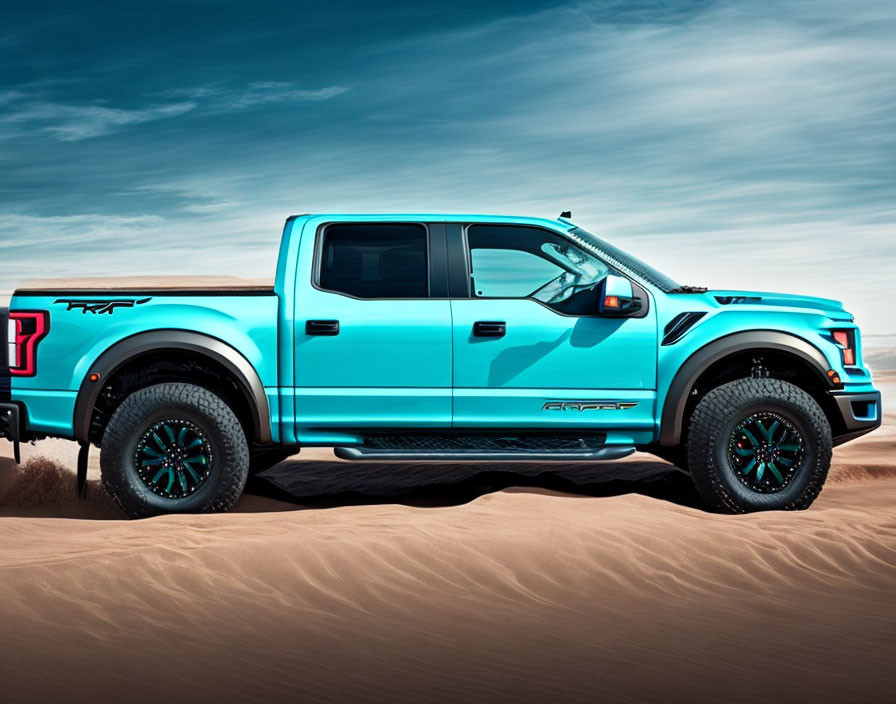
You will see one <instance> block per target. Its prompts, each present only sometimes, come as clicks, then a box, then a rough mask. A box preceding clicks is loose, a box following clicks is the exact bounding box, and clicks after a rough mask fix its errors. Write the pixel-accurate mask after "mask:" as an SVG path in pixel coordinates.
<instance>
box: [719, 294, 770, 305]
mask: <svg viewBox="0 0 896 704" xmlns="http://www.w3.org/2000/svg"><path fill="white" fill-rule="evenodd" d="M715 299H716V300H717V301H718V302H719V303H721V304H722V305H723V306H730V305H731V304H732V303H759V301H761V300H762V296H715Z"/></svg>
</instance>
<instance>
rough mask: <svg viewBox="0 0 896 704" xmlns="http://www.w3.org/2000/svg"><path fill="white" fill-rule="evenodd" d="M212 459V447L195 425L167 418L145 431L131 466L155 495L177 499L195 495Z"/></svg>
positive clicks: (207, 473) (208, 470)
mask: <svg viewBox="0 0 896 704" xmlns="http://www.w3.org/2000/svg"><path fill="white" fill-rule="evenodd" d="M212 460H213V456H212V447H211V445H210V443H209V441H208V439H207V438H206V436H205V435H204V434H203V431H202V430H201V429H200V428H199V427H198V426H196V425H195V424H193V423H191V422H190V421H187V420H180V419H177V418H169V419H164V420H160V421H158V422H156V423H155V424H154V425H152V427H150V428H148V429H147V430H146V432H144V434H143V436H142V437H141V439H140V442H139V443H138V445H137V449H136V451H135V453H134V459H133V462H134V464H133V465H132V466H136V469H137V474H138V475H139V477H140V479H141V481H142V482H143V484H144V485H145V486H146V487H148V488H149V489H150V490H151V491H153V492H154V493H155V494H158V495H160V496H164V497H166V498H168V499H174V500H179V499H185V498H186V497H188V496H191V495H192V494H194V493H195V492H196V491H197V490H198V489H199V487H200V486H202V485H203V483H204V482H205V481H206V480H207V479H208V477H209V474H210V465H211V464H212Z"/></svg>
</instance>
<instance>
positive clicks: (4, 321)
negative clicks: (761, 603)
mask: <svg viewBox="0 0 896 704" xmlns="http://www.w3.org/2000/svg"><path fill="white" fill-rule="evenodd" d="M240 281H241V280H237V283H232V282H231V283H228V284H227V285H223V286H213V285H211V284H209V283H208V282H203V281H197V282H194V283H191V282H189V281H168V280H161V281H159V280H154V281H149V282H141V281H140V280H137V279H135V280H132V281H130V282H126V283H125V285H120V284H119V285H118V286H115V285H110V284H108V283H104V282H102V281H99V282H97V281H92V282H81V283H79V282H71V283H69V284H66V285H62V284H52V283H51V284H44V285H41V286H28V287H23V288H20V289H19V290H17V291H16V292H15V294H14V295H13V298H12V301H11V304H10V307H9V310H8V311H7V310H6V309H0V337H2V338H3V339H0V343H2V346H0V349H4V350H5V351H6V354H5V355H4V360H5V364H0V436H4V437H6V438H8V439H10V440H11V441H13V442H14V443H15V444H16V454H17V455H18V443H19V442H20V441H33V440H39V439H41V438H45V437H61V438H70V439H73V440H76V441H77V442H78V443H80V445H81V452H80V457H79V461H78V481H79V488H80V490H81V491H83V487H84V484H85V478H86V467H87V457H88V452H89V448H90V447H91V446H97V447H99V448H101V451H102V452H101V456H100V464H101V468H102V478H103V483H104V485H105V487H106V489H107V490H108V491H109V493H110V494H111V495H112V496H113V497H114V498H115V500H116V501H117V503H118V504H119V505H120V506H121V508H122V509H123V510H124V511H125V512H126V513H127V514H128V515H130V516H133V517H143V516H150V515H155V514H160V513H171V512H195V511H221V510H226V509H227V508H229V507H230V506H231V505H232V504H233V503H234V501H236V499H237V497H238V496H239V495H240V493H241V491H242V489H243V487H244V485H245V482H246V479H247V476H248V474H249V473H250V472H253V471H261V470H263V469H265V468H267V467H270V466H272V465H273V464H275V463H277V462H279V461H280V460H282V459H283V458H285V457H287V456H289V455H292V454H295V453H297V452H299V450H300V449H301V448H305V447H316V446H317V447H335V448H336V450H335V452H336V454H337V456H339V457H341V458H343V459H347V460H359V461H363V460H379V461H385V460H402V461H418V460H419V461H445V462H462V461H466V460H477V461H481V460H496V461H521V460H523V461H526V460H535V461H547V462H551V461H554V462H558V461H559V462H594V461H601V460H614V459H618V458H621V457H624V456H625V455H627V454H630V453H632V452H634V451H635V450H636V449H637V450H642V451H646V452H651V453H653V454H655V455H658V456H659V457H662V458H664V459H666V460H668V461H670V462H672V463H674V464H675V465H676V466H678V467H679V468H680V469H681V470H683V471H685V472H687V473H688V474H690V476H691V477H692V478H693V481H694V483H695V485H696V488H697V490H698V491H699V493H700V494H701V496H702V497H703V498H704V499H705V500H706V502H707V503H708V505H709V506H710V507H711V508H712V509H714V510H718V511H726V512H732V513H735V512H737V513H739V512H746V511H756V510H767V509H803V508H807V507H808V506H809V505H810V504H811V503H812V501H813V500H814V499H815V497H816V496H818V493H819V492H820V491H821V487H822V484H823V483H824V480H825V477H826V475H827V472H828V468H829V466H830V462H831V450H832V447H833V446H834V445H837V444H839V443H842V442H846V441H848V440H851V439H853V438H855V437H858V436H859V435H862V434H863V433H867V432H869V431H870V430H873V429H874V428H876V427H877V426H878V425H880V417H881V404H880V393H879V392H878V391H876V390H875V388H874V386H873V385H872V383H871V376H870V374H869V372H868V370H867V369H866V368H865V367H864V365H863V363H862V349H861V341H860V337H859V331H858V328H857V327H856V325H855V324H854V323H853V317H852V316H851V315H850V314H849V313H847V312H846V311H845V310H844V309H843V307H842V306H841V304H840V303H838V302H836V301H832V300H828V299H822V298H812V297H808V296H795V295H785V294H778V293H757V292H745V291H707V290H706V289H702V288H696V287H688V286H680V285H679V284H677V283H675V282H674V281H672V280H671V279H669V277H667V276H665V275H664V274H662V273H660V272H659V271H656V270H655V269H653V268H652V267H650V266H649V265H647V264H645V263H643V262H641V261H639V260H638V259H636V258H635V257H633V256H631V255H629V254H627V253H625V252H624V251H622V250H620V249H617V248H616V247H614V246H613V245H611V244H609V243H607V242H605V241H604V240H602V239H600V238H598V237H595V236H594V235H592V234H591V233H589V232H587V231H586V230H584V229H582V228H581V227H579V226H577V225H575V224H574V223H573V222H572V221H571V220H570V219H569V214H568V213H564V214H563V215H562V216H561V217H560V218H558V219H555V220H551V219H539V218H528V217H496V216H479V215H301V216H294V217H291V218H289V219H288V220H287V222H286V226H285V229H284V231H283V239H282V243H281V246H280V255H279V261H278V264H277V274H276V279H275V281H274V285H273V286H265V285H255V284H251V283H241V282H240Z"/></svg>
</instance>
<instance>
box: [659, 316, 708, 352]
mask: <svg viewBox="0 0 896 704" xmlns="http://www.w3.org/2000/svg"><path fill="white" fill-rule="evenodd" d="M704 315H706V313H705V312H704V313H697V312H691V313H679V314H678V315H676V316H675V317H674V318H672V320H670V321H669V322H668V324H667V325H666V327H664V328H663V345H674V344H675V343H676V342H678V341H679V340H680V339H681V338H682V337H684V334H685V333H686V332H687V331H688V330H690V329H691V328H692V327H693V326H694V323H696V322H697V321H698V320H700V318H702V317H703V316H704Z"/></svg>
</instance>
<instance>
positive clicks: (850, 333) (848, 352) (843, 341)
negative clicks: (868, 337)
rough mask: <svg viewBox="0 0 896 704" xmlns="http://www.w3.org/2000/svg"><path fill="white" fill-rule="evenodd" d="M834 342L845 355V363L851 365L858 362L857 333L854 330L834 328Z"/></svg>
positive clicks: (832, 333) (832, 332)
mask: <svg viewBox="0 0 896 704" xmlns="http://www.w3.org/2000/svg"><path fill="white" fill-rule="evenodd" d="M831 335H832V336H833V338H834V342H836V343H837V346H838V347H839V348H840V352H841V354H842V355H843V364H845V365H847V366H851V365H853V364H855V363H856V334H855V331H854V330H832V331H831Z"/></svg>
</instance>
